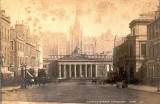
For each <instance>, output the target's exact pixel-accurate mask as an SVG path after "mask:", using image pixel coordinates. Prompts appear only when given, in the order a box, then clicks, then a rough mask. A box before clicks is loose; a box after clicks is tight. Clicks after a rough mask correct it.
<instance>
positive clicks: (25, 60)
mask: <svg viewBox="0 0 160 104" xmlns="http://www.w3.org/2000/svg"><path fill="white" fill-rule="evenodd" d="M10 44H11V53H10V60H11V69H12V71H13V72H15V75H16V76H20V75H21V67H22V65H26V68H27V69H38V68H39V66H40V50H39V40H38V37H35V36H33V35H31V34H30V32H29V28H28V27H27V26H26V25H24V24H16V25H15V28H13V27H12V28H11V40H10Z"/></svg>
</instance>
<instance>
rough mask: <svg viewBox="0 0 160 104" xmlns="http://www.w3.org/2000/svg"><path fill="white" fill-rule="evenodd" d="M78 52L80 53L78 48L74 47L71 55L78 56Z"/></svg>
mask: <svg viewBox="0 0 160 104" xmlns="http://www.w3.org/2000/svg"><path fill="white" fill-rule="evenodd" d="M79 54H80V48H78V47H76V48H75V49H74V51H73V52H72V55H73V56H78V55H79Z"/></svg>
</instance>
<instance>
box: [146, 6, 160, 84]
mask: <svg viewBox="0 0 160 104" xmlns="http://www.w3.org/2000/svg"><path fill="white" fill-rule="evenodd" d="M147 36H148V42H147V49H148V50H147V52H148V53H147V56H148V60H147V78H148V81H149V82H150V84H156V82H157V80H158V77H160V6H159V7H158V11H156V14H155V20H154V21H153V22H152V23H150V24H149V25H148V35H147Z"/></svg>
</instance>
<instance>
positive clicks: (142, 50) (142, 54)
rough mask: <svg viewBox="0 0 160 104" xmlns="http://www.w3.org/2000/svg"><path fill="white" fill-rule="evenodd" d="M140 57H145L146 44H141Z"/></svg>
mask: <svg viewBox="0 0 160 104" xmlns="http://www.w3.org/2000/svg"><path fill="white" fill-rule="evenodd" d="M141 56H146V44H141Z"/></svg>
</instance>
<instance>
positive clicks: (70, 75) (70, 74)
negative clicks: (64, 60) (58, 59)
mask: <svg viewBox="0 0 160 104" xmlns="http://www.w3.org/2000/svg"><path fill="white" fill-rule="evenodd" d="M69 78H72V71H71V64H69Z"/></svg>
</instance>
